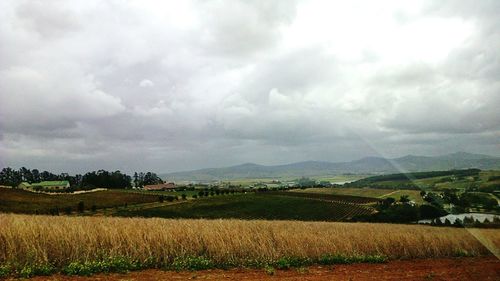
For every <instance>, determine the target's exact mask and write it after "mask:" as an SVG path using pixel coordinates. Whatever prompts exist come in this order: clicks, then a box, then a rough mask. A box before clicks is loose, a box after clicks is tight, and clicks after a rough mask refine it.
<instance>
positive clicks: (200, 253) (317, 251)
mask: <svg viewBox="0 0 500 281" xmlns="http://www.w3.org/2000/svg"><path fill="white" fill-rule="evenodd" d="M0 225H2V227H1V228H0V241H2V243H1V244H0V265H2V270H4V272H10V273H15V272H18V274H21V275H22V272H24V274H25V275H27V276H29V273H32V274H36V273H40V272H41V273H52V272H56V271H62V272H64V273H65V274H86V273H89V274H90V273H96V272H102V271H105V272H109V271H116V270H118V271H120V270H137V269H142V268H167V269H168V268H170V269H209V268H228V267H240V266H250V267H259V268H260V267H265V266H268V265H272V266H275V267H277V268H289V267H299V266H304V265H306V266H307V265H312V264H333V263H346V262H348V263H349V262H383V261H384V260H385V259H388V260H392V259H401V258H402V259H408V258H442V257H454V256H464V255H466V256H485V255H490V254H491V253H490V251H488V249H487V248H485V247H484V246H483V244H481V243H480V242H479V241H478V240H477V239H476V238H475V237H474V236H473V235H471V233H470V232H469V231H468V230H467V229H459V228H444V227H443V228H436V227H427V226H415V225H393V224H369V223H328V222H296V221H260V220H258V221H242V220H171V219H159V218H154V219H144V218H109V217H107V218H98V217H52V216H29V215H14V214H0ZM499 234H500V232H499V230H495V229H480V230H479V229H478V230H476V233H475V235H476V236H480V237H481V239H482V240H483V241H487V242H488V243H489V244H490V245H494V247H496V248H498V247H500V235H499ZM368 238H369V239H368ZM10 273H9V274H10Z"/></svg>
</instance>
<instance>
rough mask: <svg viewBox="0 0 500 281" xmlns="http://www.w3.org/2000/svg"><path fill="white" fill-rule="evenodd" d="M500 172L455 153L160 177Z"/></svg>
mask: <svg viewBox="0 0 500 281" xmlns="http://www.w3.org/2000/svg"><path fill="white" fill-rule="evenodd" d="M466 168H478V169H483V170H487V169H500V157H494V156H489V155H482V154H471V153H466V152H457V153H452V154H446V155H442V156H434V157H431V156H415V155H407V156H404V157H400V158H393V159H386V158H383V157H365V158H362V159H359V160H355V161H350V162H336V163H334V162H325V161H305V162H297V163H291V164H284V165H275V166H265V165H259V164H253V163H246V164H242V165H237V166H231V167H224V168H208V169H200V170H194V171H184V172H174V173H165V174H161V177H162V178H167V179H169V180H176V181H180V180H193V181H196V180H198V181H208V180H232V179H244V178H290V177H292V178H297V177H302V176H304V177H321V176H332V175H338V174H345V173H354V174H368V173H373V174H388V173H398V172H407V171H408V172H419V171H434V170H451V169H466Z"/></svg>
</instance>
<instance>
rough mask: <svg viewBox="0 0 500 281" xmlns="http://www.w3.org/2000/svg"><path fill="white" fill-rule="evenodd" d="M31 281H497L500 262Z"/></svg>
mask: <svg viewBox="0 0 500 281" xmlns="http://www.w3.org/2000/svg"><path fill="white" fill-rule="evenodd" d="M33 280H37V281H41V280H54V281H55V280H82V281H83V280H85V281H88V280H128V281H132V280H137V281H139V280H238V281H239V280H243V281H244V280H258V281H261V280H286V281H292V280H293V281H299V280H308V281H318V280H474V281H485V280H497V281H498V280H500V261H499V260H498V259H496V258H495V257H487V258H457V259H426V260H407V261H393V262H390V263H387V264H354V265H336V266H323V267H320V266H314V267H309V268H305V269H291V270H277V271H275V273H274V275H269V274H268V273H266V272H265V271H264V270H249V269H233V270H225V271H224V270H206V271H195V272H171V271H160V270H144V271H138V272H131V273H129V274H110V275H105V274H100V275H95V276H92V277H68V276H61V275H55V276H49V277H36V278H33Z"/></svg>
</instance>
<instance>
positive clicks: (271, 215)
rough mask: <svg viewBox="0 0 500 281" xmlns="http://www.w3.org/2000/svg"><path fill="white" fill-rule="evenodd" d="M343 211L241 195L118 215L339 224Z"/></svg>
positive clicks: (305, 201)
mask: <svg viewBox="0 0 500 281" xmlns="http://www.w3.org/2000/svg"><path fill="white" fill-rule="evenodd" d="M339 208H340V209H339ZM342 208H344V209H345V208H346V207H344V206H339V205H338V204H333V203H329V202H322V201H317V200H310V199H305V198H294V197H283V196H267V195H259V194H242V195H223V196H218V197H211V198H203V199H198V200H192V201H189V202H185V203H183V204H177V205H172V206H164V207H160V208H154V209H147V210H138V211H125V210H122V211H119V212H118V213H117V215H119V216H141V217H162V218H209V219H217V218H238V219H269V220H284V219H286V220H305V221H312V220H314V221H336V220H339V219H340V218H342V217H343V216H344V215H345V213H344V209H342Z"/></svg>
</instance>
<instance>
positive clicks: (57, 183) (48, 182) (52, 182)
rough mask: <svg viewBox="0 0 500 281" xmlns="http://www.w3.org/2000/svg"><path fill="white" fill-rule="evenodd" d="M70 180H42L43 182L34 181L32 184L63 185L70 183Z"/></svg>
mask: <svg viewBox="0 0 500 281" xmlns="http://www.w3.org/2000/svg"><path fill="white" fill-rule="evenodd" d="M68 184H69V182H68V181H42V182H37V183H33V184H31V185H35V186H61V185H68Z"/></svg>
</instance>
